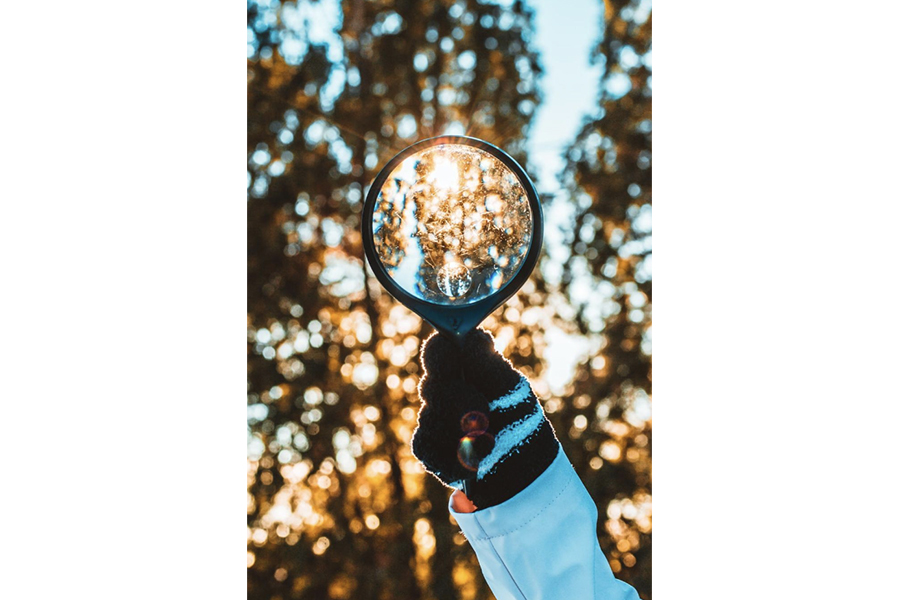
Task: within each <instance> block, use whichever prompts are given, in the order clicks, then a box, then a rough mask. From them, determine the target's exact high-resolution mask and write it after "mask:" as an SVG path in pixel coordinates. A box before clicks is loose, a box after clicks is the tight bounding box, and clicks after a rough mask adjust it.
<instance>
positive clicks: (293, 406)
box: [247, 0, 542, 599]
mask: <svg viewBox="0 0 900 600" xmlns="http://www.w3.org/2000/svg"><path fill="white" fill-rule="evenodd" d="M530 36H531V15H530V13H529V11H528V10H526V9H525V7H524V6H523V5H522V4H521V3H516V4H514V5H513V6H512V7H511V8H510V9H504V8H501V7H498V6H495V5H491V4H481V3H478V2H475V1H457V2H453V3H449V2H440V1H431V2H429V1H424V2H420V1H412V0H382V1H376V2H364V1H361V0H347V1H345V2H344V3H343V5H340V6H339V5H338V4H336V3H335V2H330V3H329V2H326V0H319V1H317V2H316V1H311V0H306V1H304V0H299V1H298V2H296V3H283V4H282V3H279V2H278V1H277V0H271V1H266V2H250V3H249V4H248V40H249V41H248V156H249V162H248V346H247V348H248V423H249V429H248V454H249V457H248V458H249V460H248V594H249V597H251V598H320V597H323V598H324V597H330V598H360V599H364V598H388V597H389V598H441V599H444V598H457V597H471V598H489V597H490V592H489V590H488V589H487V587H486V585H485V584H484V581H483V578H482V577H481V575H480V572H479V570H478V567H477V563H476V562H475V559H474V555H473V553H472V552H471V549H470V548H469V546H468V545H467V544H466V542H465V540H464V539H463V538H462V536H460V535H459V534H458V533H456V532H457V531H458V529H457V528H456V527H455V526H454V524H452V523H451V522H450V520H449V518H448V514H447V510H446V507H445V504H446V501H447V493H446V490H445V489H444V488H443V487H442V486H440V484H438V483H437V482H436V481H435V480H433V479H432V478H431V477H428V476H426V475H425V474H424V472H423V470H422V469H421V467H420V466H419V465H418V463H417V462H416V461H415V459H414V458H413V457H412V456H411V453H410V450H409V440H410V437H411V434H412V430H413V428H414V427H415V418H416V410H417V408H418V400H417V398H416V393H415V390H416V385H417V383H418V374H419V366H418V361H417V359H416V356H417V351H418V347H419V345H420V343H421V340H422V339H423V338H424V336H426V335H427V334H428V333H429V332H430V327H428V326H427V325H424V326H423V324H422V322H421V321H420V320H419V319H418V317H416V316H414V315H412V314H410V313H409V312H408V311H407V310H406V309H405V308H403V307H402V306H401V305H399V304H397V303H396V302H395V301H394V300H393V299H392V298H390V297H389V296H388V295H387V294H386V293H385V292H383V291H382V290H381V289H380V287H379V286H378V284H377V282H376V281H375V280H374V278H373V277H371V275H370V274H369V273H368V272H367V271H366V269H365V267H364V264H363V262H362V255H363V253H362V247H361V238H360V233H359V225H360V224H359V214H360V210H361V207H362V198H363V194H364V192H365V189H366V186H367V185H368V184H369V183H370V182H371V180H372V179H373V178H374V175H375V173H376V172H377V169H378V168H379V166H381V165H383V164H384V163H385V162H386V161H387V160H388V159H389V158H390V157H391V156H392V155H393V154H394V153H395V152H396V151H398V150H399V149H401V148H402V147H404V146H406V145H407V144H410V143H412V142H414V141H416V140H418V139H423V138H425V137H429V136H432V135H436V134H440V133H466V132H468V133H469V134H471V135H475V136H479V137H482V138H485V139H487V140H489V141H491V142H493V143H495V144H498V145H501V146H503V147H504V148H506V149H507V150H508V151H510V152H511V153H512V154H513V155H514V156H515V157H516V158H517V159H518V160H519V161H520V162H521V163H522V164H527V157H526V156H525V154H524V140H525V136H526V133H527V126H528V123H529V121H530V119H531V115H532V114H533V111H534V108H535V106H536V105H537V103H538V102H539V100H540V95H539V91H538V89H537V76H538V74H539V72H540V67H539V64H538V59H537V56H536V54H535V53H534V52H533V51H532V50H531V49H530V46H529V40H530ZM529 293H530V294H531V295H533V296H534V298H533V299H534V300H535V301H536V302H541V301H542V298H541V297H540V289H539V286H538V285H537V284H534V283H532V284H531V285H530V286H529V287H528V288H527V289H526V294H525V296H526V297H525V300H524V302H528V297H527V295H528V294H529ZM520 296H521V295H520ZM511 306H518V307H520V309H521V308H523V307H524V306H525V304H524V303H523V301H522V300H518V301H517V303H515V304H513V305H511ZM508 310H509V309H507V311H508ZM514 310H517V309H514ZM510 314H511V313H510ZM506 320H507V319H505V318H504V316H499V318H498V317H493V318H492V320H491V324H490V325H491V326H493V327H494V328H495V329H497V328H499V327H503V326H504V324H505V322H506ZM506 326H510V327H516V328H520V327H521V324H520V323H514V324H512V325H506ZM518 348H526V350H520V352H519V353H520V354H521V356H520V357H519V358H520V359H521V360H522V362H521V364H522V365H524V367H525V368H528V366H529V365H535V364H537V359H536V356H535V353H532V352H531V351H530V347H528V346H527V345H526V346H523V345H522V344H521V343H520V344H519V346H518ZM436 548H439V549H440V552H436V551H435V549H436ZM451 549H452V550H451Z"/></svg>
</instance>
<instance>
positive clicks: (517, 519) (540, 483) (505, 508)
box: [448, 442, 580, 541]
mask: <svg viewBox="0 0 900 600" xmlns="http://www.w3.org/2000/svg"><path fill="white" fill-rule="evenodd" d="M575 482H579V483H580V479H579V478H578V474H577V473H575V469H573V468H572V465H571V464H570V463H569V459H568V457H567V456H566V454H565V452H563V451H562V448H561V447H560V446H559V442H557V444H556V458H554V459H553V462H551V463H550V466H548V467H547V468H546V469H545V470H544V472H543V473H541V474H540V475H538V477H537V478H536V479H535V480H534V481H532V482H531V483H530V484H529V485H528V486H527V487H526V488H525V489H523V490H522V491H521V492H519V493H518V494H516V495H515V496H513V497H512V498H510V499H509V500H506V501H505V502H502V503H500V504H497V505H494V506H491V507H489V508H485V509H482V510H476V511H475V512H472V513H459V512H456V511H455V510H453V507H452V506H450V505H449V504H448V508H449V510H450V514H451V515H453V518H454V519H456V522H457V523H459V527H460V529H462V532H463V534H464V535H465V536H466V538H467V539H468V540H469V541H478V540H484V539H490V538H493V537H499V536H503V535H506V534H508V533H511V532H512V531H515V530H516V529H519V528H521V527H523V526H525V525H526V524H527V523H528V522H529V521H532V520H533V519H536V518H538V516H540V514H541V513H542V512H543V511H544V510H546V509H547V508H549V507H550V506H551V505H552V504H553V503H554V502H555V501H556V500H557V499H558V498H559V497H560V496H561V495H562V494H563V493H564V492H565V490H566V488H568V487H569V486H570V485H572V484H573V483H575ZM476 506H477V503H476Z"/></svg>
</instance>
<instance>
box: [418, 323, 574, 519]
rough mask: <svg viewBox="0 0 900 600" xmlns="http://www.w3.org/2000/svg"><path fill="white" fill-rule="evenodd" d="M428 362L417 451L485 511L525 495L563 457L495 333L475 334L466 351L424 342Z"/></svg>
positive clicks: (435, 340) (435, 338)
mask: <svg viewBox="0 0 900 600" xmlns="http://www.w3.org/2000/svg"><path fill="white" fill-rule="evenodd" d="M421 359H422V366H423V367H424V370H425V375H424V377H422V379H421V381H420V382H419V398H420V400H421V401H422V406H421V408H420V410H419V424H418V427H417V428H416V431H415V432H414V433H413V439H412V451H413V454H414V455H415V457H416V458H418V459H419V461H420V462H421V463H422V464H423V465H425V468H426V469H427V470H428V472H429V473H431V474H432V475H435V476H436V477H437V478H438V479H440V480H441V482H442V483H444V484H445V485H447V486H448V487H452V488H456V489H460V490H464V491H465V493H466V495H467V496H468V497H469V499H470V500H471V501H472V502H473V503H474V504H475V506H476V507H477V508H479V509H484V508H488V507H490V506H495V505H497V504H500V503H501V502H504V501H506V500H508V499H510V498H512V497H513V496H515V495H516V494H518V493H519V492H520V491H522V490H523V489H525V488H526V487H527V486H528V485H529V484H530V483H531V482H532V481H534V480H535V479H537V477H538V475H540V474H541V473H543V472H544V470H545V469H546V468H547V467H548V466H549V465H550V463H551V462H553V459H554V458H556V453H557V452H558V451H559V442H558V441H557V439H556V435H555V434H554V432H553V427H552V426H551V425H550V422H549V421H547V418H546V417H545V416H544V410H543V408H542V407H541V405H540V403H539V402H538V401H537V398H536V397H535V395H534V392H533V391H532V389H531V385H530V384H529V383H528V380H527V379H526V378H525V376H524V375H522V374H521V373H520V372H519V371H517V370H516V369H514V368H513V367H512V365H511V364H510V363H509V361H507V360H506V359H505V358H503V357H502V356H501V355H500V354H498V353H497V351H496V350H495V349H494V339H493V337H491V334H489V333H488V332H486V331H484V330H482V329H476V330H475V331H472V332H471V333H469V334H468V335H467V336H466V338H465V340H464V344H463V348H462V350H460V349H459V348H458V347H457V346H456V345H455V344H454V343H453V342H452V341H451V340H449V339H447V338H445V337H444V336H442V335H440V334H434V335H432V336H431V337H430V338H428V339H427V340H426V341H425V342H424V343H423V344H422V352H421ZM463 438H465V439H463ZM461 442H462V443H461ZM479 459H480V460H479Z"/></svg>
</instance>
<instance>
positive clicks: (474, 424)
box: [459, 410, 488, 433]
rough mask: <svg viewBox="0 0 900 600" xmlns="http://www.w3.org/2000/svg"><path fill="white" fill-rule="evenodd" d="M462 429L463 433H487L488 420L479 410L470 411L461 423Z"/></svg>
mask: <svg viewBox="0 0 900 600" xmlns="http://www.w3.org/2000/svg"><path fill="white" fill-rule="evenodd" d="M459 427H460V429H462V430H463V433H471V432H473V431H487V428H488V418H487V416H486V415H485V414H484V413H482V412H478V411H477V410H473V411H469V412H467V413H466V414H464V415H463V418H462V419H461V420H460V422H459Z"/></svg>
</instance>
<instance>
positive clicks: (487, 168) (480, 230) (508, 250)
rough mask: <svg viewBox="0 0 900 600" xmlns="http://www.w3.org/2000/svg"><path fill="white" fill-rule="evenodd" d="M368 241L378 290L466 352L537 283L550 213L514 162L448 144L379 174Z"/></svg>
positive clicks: (367, 221) (365, 224) (415, 152)
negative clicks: (501, 309)
mask: <svg viewBox="0 0 900 600" xmlns="http://www.w3.org/2000/svg"><path fill="white" fill-rule="evenodd" d="M362 235H363V248H364V249H365V253H366V259H367V260H368V262H369V265H370V266H371V268H372V271H373V272H374V273H375V276H376V277H377V278H378V281H379V282H380V283H381V285H383V286H384V287H385V289H387V291H388V292H389V293H390V294H391V295H392V296H393V297H394V298H396V299H397V300H398V301H399V302H401V303H402V304H404V305H405V306H406V307H407V308H409V309H410V310H412V311H413V312H414V313H416V314H418V315H419V316H420V317H422V318H423V319H425V320H426V321H428V322H429V323H431V324H432V325H433V326H434V328H435V329H437V330H438V331H439V332H441V333H442V334H444V335H446V336H448V337H450V338H451V339H454V340H456V341H457V343H460V344H461V343H462V339H463V338H464V337H465V335H466V334H467V333H468V332H469V331H471V330H472V329H474V328H475V327H477V326H478V324H479V323H481V321H483V320H484V318H485V317H487V316H488V315H489V314H490V313H491V312H492V311H493V310H494V309H495V308H497V307H498V306H500V305H501V304H503V303H504V302H505V301H506V300H508V299H509V298H510V297H511V296H512V295H513V294H515V293H516V291H518V290H519V288H520V287H522V285H523V284H524V283H525V281H526V280H527V279H528V277H529V276H530V275H531V272H532V270H534V266H535V265H536V264H537V259H538V256H539V254H540V252H541V244H542V242H543V214H542V212H541V205H540V202H539V201H538V195H537V192H536V191H535V189H534V184H533V183H532V182H531V180H530V179H529V178H528V175H526V173H525V171H524V170H523V169H522V167H520V166H519V164H518V163H517V162H516V161H515V160H513V159H512V157H510V156H509V155H508V154H506V153H505V152H503V151H502V150H500V149H499V148H497V147H495V146H493V145H491V144H489V143H487V142H485V141H482V140H479V139H475V138H470V137H464V136H442V137H437V138H431V139H428V140H424V141H421V142H418V143H416V144H413V145H412V146H409V147H408V148H406V149H405V150H403V151H402V152H400V153H399V154H397V155H396V156H395V157H394V158H392V159H391V160H390V161H389V162H388V163H387V165H385V166H384V168H382V169H381V171H380V172H379V173H378V175H377V176H376V177H375V181H374V182H373V183H372V186H371V187H370V188H369V192H368V194H367V195H366V201H365V205H364V207H363V217H362Z"/></svg>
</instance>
